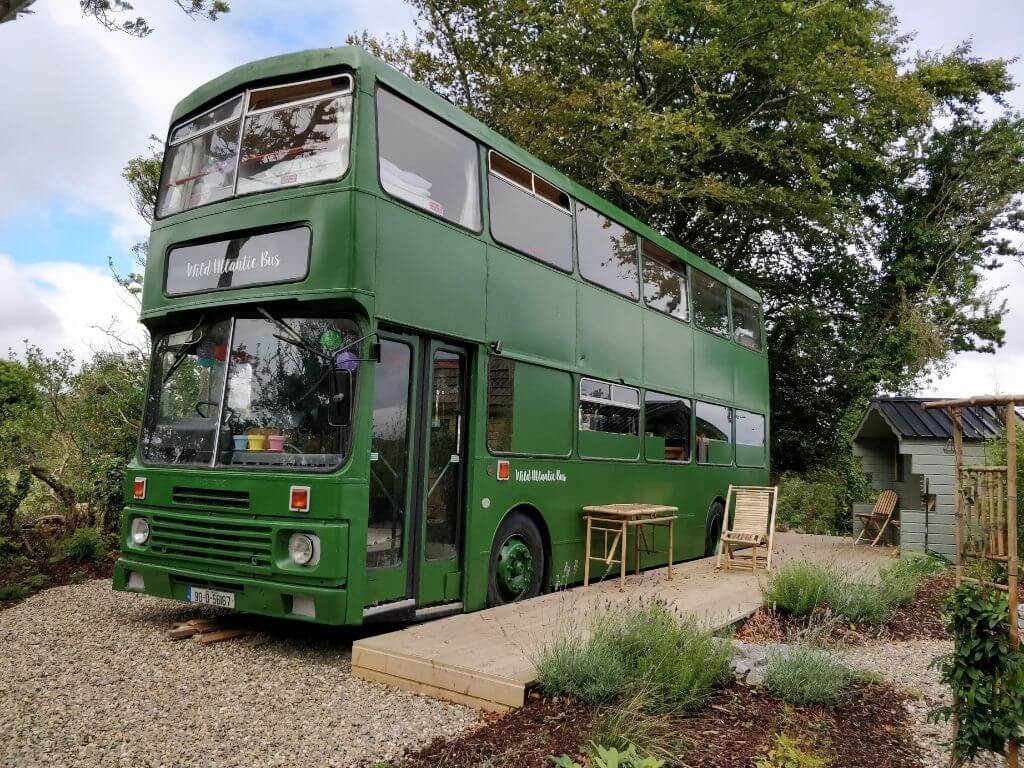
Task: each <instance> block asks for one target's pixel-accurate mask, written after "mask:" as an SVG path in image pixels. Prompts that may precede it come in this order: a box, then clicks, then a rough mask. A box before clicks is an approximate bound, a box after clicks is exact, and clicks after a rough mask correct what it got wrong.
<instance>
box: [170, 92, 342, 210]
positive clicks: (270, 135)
mask: <svg viewBox="0 0 1024 768" xmlns="http://www.w3.org/2000/svg"><path fill="white" fill-rule="evenodd" d="M243 113H244V114H243ZM351 127H352V78H351V77H349V76H348V75H340V76H337V77H330V78H324V79H320V80H313V81H309V82H303V83H293V84H289V85H282V86H275V87H273V88H261V89H257V90H252V91H249V92H248V93H247V94H243V95H241V96H236V97H235V98H233V99H230V100H228V101H226V102H224V103H222V104H220V105H219V106H217V107H214V108H213V109H211V110H209V111H208V112H204V113H203V114H201V115H199V116H198V117H196V118H193V119H192V120H190V121H188V122H186V123H181V124H179V125H177V126H175V127H174V128H173V129H172V130H171V133H170V136H169V138H168V142H167V154H166V157H165V159H164V167H163V173H162V176H161V179H160V189H159V191H158V199H157V206H156V215H157V216H158V217H163V216H169V215H171V214H174V213H179V212H181V211H184V210H188V209H189V208H195V207H196V206H200V205H205V204H207V203H213V202H216V201H218V200H223V199H225V198H228V197H232V196H234V195H236V194H239V195H244V194H249V193H252V192H263V191H266V190H269V189H277V188H279V187H289V186H294V185H296V184H309V183H312V182H315V181H326V180H328V179H336V178H339V177H340V176H342V175H344V173H345V171H346V170H347V168H348V155H349V137H350V135H351Z"/></svg>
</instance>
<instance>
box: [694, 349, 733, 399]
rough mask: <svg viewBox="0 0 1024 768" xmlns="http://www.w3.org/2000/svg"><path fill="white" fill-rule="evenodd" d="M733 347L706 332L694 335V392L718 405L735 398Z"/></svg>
mask: <svg viewBox="0 0 1024 768" xmlns="http://www.w3.org/2000/svg"><path fill="white" fill-rule="evenodd" d="M734 364H735V357H734V356H733V345H732V344H731V343H730V342H729V341H728V340H726V339H721V338H719V337H717V336H715V335H714V334H711V333H707V332H705V331H694V332H693V391H694V394H696V395H698V396H702V397H708V398H711V399H713V400H715V401H718V402H726V403H728V402H729V401H731V400H732V397H733V377H734V375H735V374H734V372H733V366H734Z"/></svg>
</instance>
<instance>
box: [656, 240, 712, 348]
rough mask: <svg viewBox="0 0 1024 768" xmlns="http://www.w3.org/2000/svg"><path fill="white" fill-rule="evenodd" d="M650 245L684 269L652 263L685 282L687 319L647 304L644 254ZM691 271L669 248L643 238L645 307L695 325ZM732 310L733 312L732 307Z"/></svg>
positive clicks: (658, 262)
mask: <svg viewBox="0 0 1024 768" xmlns="http://www.w3.org/2000/svg"><path fill="white" fill-rule="evenodd" d="M648 243H650V244H651V245H652V246H654V247H655V248H658V249H660V250H662V251H664V252H665V253H666V254H668V255H669V256H670V257H672V258H673V259H675V260H676V261H677V262H678V263H679V264H680V265H681V266H682V269H675V268H674V267H672V266H671V265H669V264H664V263H662V262H661V261H659V260H657V259H652V261H654V262H655V263H657V264H660V265H661V266H662V267H664V268H665V269H667V270H669V271H671V272H675V273H676V274H677V275H679V276H681V277H682V278H683V280H684V281H685V285H686V302H685V306H686V317H677V316H676V315H673V314H672V313H671V312H666V311H665V310H663V309H661V308H659V307H655V306H652V305H651V304H649V303H648V302H647V283H646V282H645V280H644V270H645V269H646V267H647V254H646V253H644V246H645V245H647V244H648ZM690 269H691V267H690V265H689V263H688V262H686V261H684V260H683V259H681V258H679V257H678V256H676V255H675V254H674V253H672V252H671V251H669V250H668V249H667V248H662V247H661V246H660V245H658V244H657V243H655V242H654V241H653V240H651V239H649V238H646V237H645V238H642V242H641V244H640V298H641V300H642V301H643V305H644V306H645V307H646V308H647V309H650V310H653V311H655V312H657V313H658V314H659V315H664V316H665V317H671V318H672V319H673V320H676V321H677V322H680V323H685V324H686V325H694V322H693V306H692V304H693V290H692V283H691V281H690ZM730 310H731V305H730ZM716 335H717V334H716Z"/></svg>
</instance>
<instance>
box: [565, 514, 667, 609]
mask: <svg viewBox="0 0 1024 768" xmlns="http://www.w3.org/2000/svg"><path fill="white" fill-rule="evenodd" d="M678 514H679V508H678V507H668V506H664V505H662V504H598V505H594V506H589V507H584V508H583V519H584V520H585V521H586V523H587V547H586V557H585V558H584V560H583V588H584V589H586V587H587V586H588V585H589V584H590V561H591V560H596V561H598V562H602V563H604V564H605V566H607V567H608V568H609V569H610V568H611V566H613V565H616V564H617V565H618V566H619V591H620V592H621V591H624V590H625V588H626V550H627V546H626V542H627V540H628V537H629V530H630V529H631V528H632V529H635V531H634V534H633V560H634V565H635V568H636V573H638V574H639V573H640V540H641V539H644V543H645V545H646V538H645V537H644V535H643V530H644V526H650V527H652V528H658V527H661V528H668V552H667V554H668V578H670V579H671V578H672V540H673V534H674V533H675V522H676V515H678ZM594 533H601V534H603V535H604V538H603V544H604V546H603V552H604V553H603V554H602V555H601V556H600V557H595V556H594V555H592V554H591V544H592V541H593V535H594ZM609 536H611V540H609ZM648 551H653V550H648ZM616 554H618V558H616Z"/></svg>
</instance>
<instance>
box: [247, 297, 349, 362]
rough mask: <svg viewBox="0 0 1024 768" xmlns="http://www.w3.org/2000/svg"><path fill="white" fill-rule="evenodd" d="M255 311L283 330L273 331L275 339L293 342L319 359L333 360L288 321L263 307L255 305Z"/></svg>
mask: <svg viewBox="0 0 1024 768" xmlns="http://www.w3.org/2000/svg"><path fill="white" fill-rule="evenodd" d="M256 311H257V312H259V313H260V314H261V315H263V317H265V318H266V319H267V320H269V321H270V322H272V323H273V324H274V325H276V326H277V327H278V328H280V329H281V330H282V331H284V334H278V333H275V334H274V338H275V339H280V340H281V341H284V342H287V343H288V344H293V345H294V346H296V347H299V348H301V349H304V350H306V351H307V352H309V353H310V354H311V355H316V356H317V357H319V358H320V359H321V360H324V361H326V362H333V358H332V357H331V356H330V355H327V354H324V353H323V352H321V351H320V350H319V349H317V348H316V347H314V346H313V345H311V344H310V343H309V342H308V341H306V340H305V339H304V338H302V336H301V335H300V334H299V332H298V331H296V330H295V329H294V328H292V327H291V326H290V325H288V323H286V322H285V321H284V320H281V319H279V318H276V317H274V316H273V315H272V314H270V313H269V312H268V311H267V310H265V309H264V308H263V307H256Z"/></svg>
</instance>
